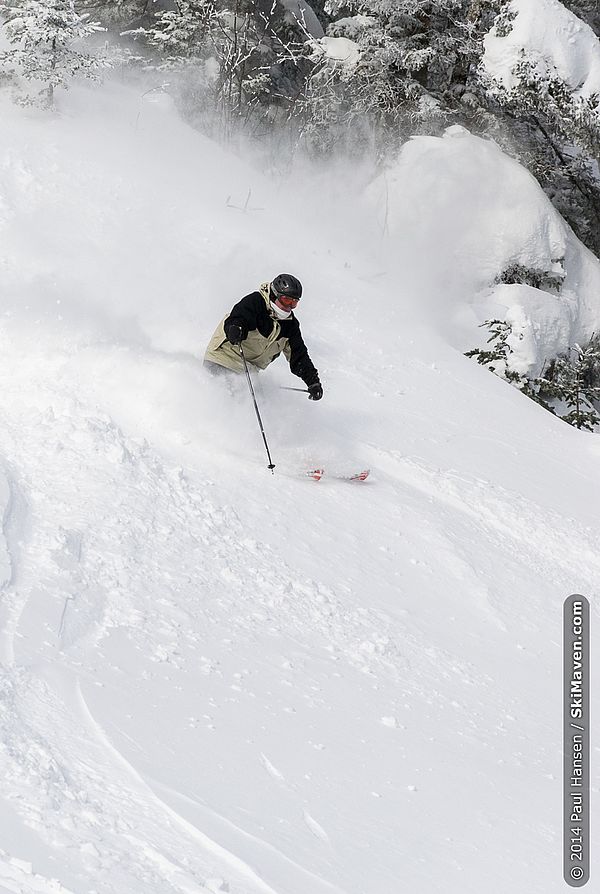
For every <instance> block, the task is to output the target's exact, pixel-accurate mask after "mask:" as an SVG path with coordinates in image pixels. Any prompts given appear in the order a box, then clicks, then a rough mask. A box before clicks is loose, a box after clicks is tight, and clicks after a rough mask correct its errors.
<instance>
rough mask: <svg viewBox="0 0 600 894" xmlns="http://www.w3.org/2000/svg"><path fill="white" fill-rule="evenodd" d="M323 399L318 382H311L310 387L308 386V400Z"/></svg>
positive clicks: (321, 389)
mask: <svg viewBox="0 0 600 894" xmlns="http://www.w3.org/2000/svg"><path fill="white" fill-rule="evenodd" d="M322 397H323V386H322V385H321V383H320V382H319V381H317V382H313V383H312V385H309V386H308V399H309V400H321V398H322Z"/></svg>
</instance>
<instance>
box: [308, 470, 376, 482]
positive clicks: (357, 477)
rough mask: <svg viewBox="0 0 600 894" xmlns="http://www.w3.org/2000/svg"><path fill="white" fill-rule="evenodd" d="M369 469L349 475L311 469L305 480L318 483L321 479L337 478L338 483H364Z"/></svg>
mask: <svg viewBox="0 0 600 894" xmlns="http://www.w3.org/2000/svg"><path fill="white" fill-rule="evenodd" d="M370 471H371V470H370V469H363V471H362V472H353V473H351V474H350V475H340V474H339V473H338V472H326V471H325V469H312V470H311V471H309V472H307V473H306V477H307V478H312V479H313V480H314V481H320V480H321V478H323V477H325V478H338V479H339V480H340V481H366V480H367V478H368V477H369V473H370Z"/></svg>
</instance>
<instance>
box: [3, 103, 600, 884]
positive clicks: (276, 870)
mask: <svg viewBox="0 0 600 894" xmlns="http://www.w3.org/2000/svg"><path fill="white" fill-rule="evenodd" d="M156 99H157V98H156V97H153V96H148V97H145V98H140V97H138V96H135V95H133V94H131V93H129V92H127V91H125V90H123V89H121V88H117V87H105V88H104V89H103V91H102V92H100V93H94V94H92V93H87V92H77V91H76V92H74V93H73V94H71V95H70V97H69V99H68V102H67V101H65V105H64V108H63V112H62V115H61V116H60V117H58V118H54V119H50V118H47V117H45V116H43V115H39V114H37V113H33V112H24V111H23V110H18V109H14V108H12V107H10V106H9V105H7V104H3V105H2V108H1V114H2V120H3V130H2V134H1V136H0V230H1V236H2V252H1V261H0V284H1V290H0V294H1V295H2V301H1V305H0V307H1V314H2V316H1V321H2V324H1V326H0V341H1V344H0V364H1V369H2V382H3V387H2V390H1V391H0V409H1V415H2V425H1V426H0V455H1V457H2V462H1V477H0V500H1V502H2V506H3V525H2V532H3V533H2V538H1V539H0V579H1V581H2V597H1V600H0V661H1V669H0V693H1V694H0V780H1V782H0V832H1V834H0V890H2V891H11V892H43V894H48V892H53V894H54V892H60V894H64V892H72V894H84V892H85V894H109V892H120V894H123V892H127V894H130V892H131V894H135V892H140V894H142V892H143V894H172V892H177V894H179V892H185V894H200V892H203V894H204V892H207V891H209V892H218V891H229V892H231V894H257V892H263V894H264V892H271V894H273V892H277V894H333V892H338V894H340V892H344V894H397V892H399V891H410V892H411V894H437V892H444V894H453V892H457V894H458V892H460V894H479V892H481V891H482V890H483V889H485V890H486V891H487V892H490V894H504V892H506V891H512V892H519V894H520V892H523V894H531V892H536V894H537V892H539V894H542V892H543V894H549V892H550V894H552V892H558V891H560V890H562V889H563V882H562V868H561V843H560V836H561V829H560V804H561V794H562V787H561V768H562V755H561V737H562V734H561V667H562V655H561V645H560V643H561V614H562V603H563V600H564V598H565V597H566V596H567V595H568V594H569V593H571V592H584V593H586V594H587V595H589V596H590V597H591V598H592V599H593V598H594V597H595V596H597V594H598V579H599V575H600V557H599V555H598V549H597V544H598V537H599V534H600V524H599V521H598V513H597V505H598V500H599V499H600V483H599V476H598V466H599V463H600V448H599V446H598V443H599V442H598V440H597V438H596V437H595V436H591V435H586V434H582V433H579V432H577V431H575V430H573V429H571V428H569V427H568V426H566V425H565V424H563V423H561V422H560V421H558V420H556V419H555V418H553V417H552V416H551V415H550V414H548V413H546V412H544V411H543V410H542V409H540V408H539V407H538V406H536V405H534V404H533V403H531V402H529V401H527V400H526V399H525V398H523V397H522V396H521V395H520V394H519V393H518V392H517V391H516V390H514V389H512V388H510V387H509V386H508V385H506V384H505V383H503V382H501V381H500V380H499V379H496V378H494V377H493V376H491V375H490V374H489V373H488V372H486V371H485V370H484V369H482V368H481V367H479V366H478V365H477V364H475V363H473V362H471V361H468V360H467V359H466V358H465V357H464V356H462V354H461V353H460V351H458V350H457V348H456V347H455V344H456V342H455V337H456V331H455V328H454V325H453V324H452V322H451V320H450V319H449V316H445V317H443V318H442V322H441V323H438V324H437V325H436V326H435V327H434V326H432V325H431V316H432V314H431V308H432V307H440V306H441V304H442V297H443V299H444V301H446V300H450V298H449V296H448V295H446V294H444V295H443V296H442V295H438V297H437V299H436V297H435V295H434V284H435V281H436V280H435V277H434V276H433V275H429V273H431V271H432V270H433V271H434V272H435V274H436V276H437V275H438V274H439V273H443V263H444V259H445V258H447V255H446V254H445V251H446V247H445V246H446V241H445V240H446V237H447V238H448V239H449V240H450V245H453V244H454V243H453V242H452V241H451V239H452V235H453V234H452V231H451V229H450V226H449V220H448V218H445V221H446V224H447V226H446V227H444V226H443V224H444V218H443V216H441V213H438V214H437V216H435V210H434V212H433V213H431V215H430V209H429V206H428V205H427V204H423V205H422V213H419V212H418V211H417V210H413V216H412V226H411V227H410V228H407V229H406V230H404V231H402V228H401V227H400V224H399V223H398V221H399V218H398V217H397V216H395V217H393V218H392V216H388V223H389V226H388V229H387V233H386V234H384V235H382V230H381V229H380V228H379V227H378V222H377V217H376V214H375V212H379V210H380V206H379V205H378V204H377V203H376V202H374V199H373V194H369V195H368V196H366V197H365V200H364V202H357V200H356V197H355V194H354V193H353V191H352V183H351V182H350V181H347V182H344V183H341V184H340V183H337V184H331V190H330V191H329V192H327V190H326V187H325V185H324V183H323V181H320V182H319V183H318V184H317V185H316V186H311V184H309V183H303V182H301V183H294V182H292V183H288V184H285V185H282V184H278V183H274V182H269V181H267V180H265V179H264V178H263V177H262V176H261V175H260V174H258V173H256V172H255V171H253V170H251V169H250V168H249V167H247V166H246V165H245V164H244V163H243V162H242V161H238V160H235V159H234V158H232V157H230V156H228V155H227V154H226V153H225V152H224V151H223V150H221V149H219V148H217V147H215V146H214V145H212V144H210V143H209V142H208V141H207V140H205V139H203V138H202V137H200V136H199V135H197V134H194V133H193V132H191V131H190V130H189V129H188V128H186V127H185V126H184V125H183V124H181V123H180V122H178V121H177V119H176V117H175V116H174V114H173V112H172V110H171V109H170V108H169V107H168V104H167V103H166V102H165V100H164V98H162V99H161V98H160V97H158V101H155V100H156ZM455 142H456V141H455ZM463 143H464V145H465V146H466V145H467V144H466V143H465V142H464V141H463ZM453 145H454V144H453V143H452V137H449V138H448V139H446V140H440V141H438V142H437V143H436V144H435V145H434V144H433V143H428V142H427V141H425V142H423V141H420V142H419V141H414V142H413V143H412V144H411V145H410V148H409V150H408V155H407V156H404V161H403V162H402V164H407V165H413V183H414V184H415V187H414V188H415V190H416V189H417V188H418V184H420V183H423V182H427V178H428V177H429V178H432V177H434V172H435V171H437V170H439V165H440V164H441V163H442V162H444V159H445V158H446V156H445V155H444V153H443V147H447V148H448V153H449V155H448V156H447V158H448V159H450V161H451V160H452V158H453V157H454V156H453V152H454V151H455V150H454V149H452V146H453ZM469 145H470V144H469ZM440 147H442V148H440ZM478 151H479V149H478V148H473V147H472V151H471V150H468V151H467V156H465V158H473V159H475V158H476V157H477V152H478ZM486 159H487V164H488V166H492V173H495V174H496V175H497V176H498V175H499V174H501V172H502V170H503V168H502V165H504V163H505V160H504V159H503V157H502V156H501V155H500V153H496V155H494V152H493V151H492V150H491V149H490V150H489V154H488V155H487V156H486ZM494 159H495V160H496V164H497V167H496V169H495V171H494V169H493V164H494ZM450 161H448V165H449V167H451V165H450ZM444 163H445V162H444ZM428 165H429V167H428ZM475 170H477V169H476V168H475ZM489 171H490V168H489V167H486V168H485V169H484V171H483V174H482V182H481V188H482V189H483V186H484V181H483V176H485V177H486V178H487V177H488V175H489ZM515 177H516V174H515ZM406 182H407V183H408V182H409V180H408V179H407V180H406ZM447 184H448V194H449V195H450V196H451V195H452V189H453V185H452V184H453V181H452V177H449V179H448V181H447ZM484 195H487V193H484ZM477 199H478V193H477V190H474V191H473V193H472V201H473V203H475V201H476V200H477ZM465 201H466V200H465ZM530 201H531V203H532V208H531V214H532V216H537V217H538V218H539V219H542V218H543V212H542V211H541V210H540V208H538V207H537V206H536V207H533V206H534V205H535V202H536V201H537V199H536V198H535V196H534V194H532V197H531V200H530ZM415 207H418V206H415ZM449 207H450V206H448V208H449ZM369 209H371V210H369ZM438 210H439V209H438ZM467 210H468V208H465V211H467ZM489 213H490V215H491V216H496V215H498V214H499V213H500V212H499V210H498V206H496V205H491V206H490V208H489ZM464 219H466V217H465V218H463V216H462V215H461V216H460V217H459V218H458V219H457V224H456V229H457V232H458V230H459V229H460V226H462V223H463V220H464ZM392 220H393V223H392ZM434 221H437V223H438V228H437V229H435V228H434V229H433V230H431V229H430V228H431V226H432V224H433V222H434ZM553 225H555V226H557V227H558V224H557V223H556V222H554V223H553ZM394 228H397V229H394ZM428 232H431V233H432V235H433V237H434V238H435V239H436V240H439V248H440V255H439V257H437V256H436V258H435V259H432V262H431V265H430V268H429V270H428V269H427V268H424V266H423V260H424V256H423V254H421V253H420V252H419V251H418V250H417V249H419V246H421V247H422V246H423V245H424V244H425V242H426V241H427V239H426V236H427V233H428ZM415 234H416V235H418V236H419V238H420V239H421V241H419V240H418V239H417V238H416V235H415ZM400 237H404V238H400ZM487 239H488V234H487V231H484V233H483V235H482V242H480V243H479V244H477V245H475V244H473V243H472V242H469V239H465V241H464V242H463V247H464V252H465V253H464V254H463V255H461V256H460V257H459V263H458V264H457V269H459V270H462V271H467V270H471V269H475V270H476V271H478V272H476V274H474V275H476V277H478V278H479V280H480V281H481V282H484V281H486V276H487V275H488V270H487V265H488V261H487V254H485V249H486V240H487ZM507 239H508V235H507ZM409 245H412V246H413V247H414V249H415V250H414V253H413V256H412V260H411V255H410V253H409V252H408V251H407V246H409ZM469 246H470V247H471V253H470V254H469V253H468V248H469ZM491 250H492V249H491V248H490V251H491ZM573 250H574V251H575V249H573ZM400 260H402V263H403V266H402V274H403V275H402V277H401V279H400V285H398V273H397V271H398V269H399V268H398V264H399V262H400ZM286 269H288V270H291V271H293V272H295V273H297V274H298V275H299V276H300V277H301V278H302V280H303V282H304V285H305V297H304V298H303V301H302V305H301V309H300V311H299V314H300V317H301V320H302V325H303V331H304V334H305V337H306V340H307V342H308V343H309V347H310V351H311V355H312V357H313V359H314V360H315V363H316V365H317V366H318V367H319V369H320V372H321V376H322V378H323V381H324V384H325V397H324V399H323V400H322V401H321V402H320V403H317V404H313V403H311V402H309V401H306V400H305V399H304V396H302V395H298V394H294V393H292V392H287V391H283V390H280V389H279V385H294V384H296V382H295V380H293V378H292V377H291V376H290V374H289V372H288V370H287V369H286V365H285V363H284V362H283V361H279V362H278V363H277V364H275V365H274V366H273V367H272V368H271V369H270V370H269V371H268V373H265V374H263V375H261V376H260V377H259V378H258V380H257V389H258V398H259V400H260V403H261V408H262V410H263V413H264V420H265V426H266V429H267V433H268V435H269V439H270V443H271V448H272V451H273V455H274V459H275V462H276V464H277V467H276V470H275V474H274V475H271V474H270V473H269V472H268V471H267V470H266V468H265V466H266V460H265V457H264V454H263V448H262V443H261V440H260V435H259V433H258V429H257V426H256V420H255V418H254V416H253V409H252V406H251V404H250V402H249V399H248V395H247V393H246V391H245V383H244V382H243V381H242V382H239V383H238V385H239V387H235V388H234V389H233V393H231V392H230V391H229V389H228V387H227V386H226V385H224V384H223V383H221V382H219V381H214V380H212V379H211V378H210V377H209V376H208V375H207V374H206V373H205V372H204V370H203V369H202V366H201V356H202V352H203V349H204V345H205V343H206V341H207V340H208V338H209V336H210V334H211V333H212V330H213V328H214V326H215V325H216V323H217V322H218V320H219V319H220V317H221V316H222V315H223V313H224V312H225V311H226V310H228V308H229V306H230V305H231V303H232V301H233V299H234V298H236V297H237V296H240V295H241V294H244V293H245V292H247V291H249V290H251V289H253V288H254V287H255V286H256V285H257V284H258V283H259V282H261V281H263V280H264V279H268V278H269V277H272V276H273V275H274V274H276V273H277V272H280V270H286ZM594 270H596V267H594ZM465 275H466V274H465ZM594 275H596V274H594ZM419 286H422V288H419ZM453 295H454V293H453ZM586 300H587V299H586ZM589 300H591V299H589ZM450 316H451V315H450ZM317 463H318V464H319V465H321V464H323V465H325V466H326V468H332V469H336V468H338V469H344V468H351V469H354V468H356V467H362V466H369V467H371V468H372V470H373V472H372V477H371V479H370V480H369V481H368V482H365V483H364V484H358V485H355V484H347V483H344V482H337V481H333V480H327V479H326V478H325V479H323V481H321V482H319V483H318V484H317V483H315V482H313V481H310V480H306V479H303V478H302V477H301V476H300V475H299V474H298V473H299V472H300V471H301V470H302V469H303V468H306V467H307V466H309V465H311V464H317ZM593 612H594V616H595V618H597V615H598V612H597V606H596V603H593ZM594 673H595V682H596V684H597V683H598V680H597V671H596V670H595V669H594ZM597 782H598V780H597V776H596V777H595V781H594V783H595V788H594V798H593V805H594V818H595V819H596V820H597V819H598V808H597ZM596 859H597V857H596ZM597 871H598V866H597V863H595V864H594V865H593V866H592V875H594V874H595V873H597Z"/></svg>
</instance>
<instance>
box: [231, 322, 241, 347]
mask: <svg viewBox="0 0 600 894" xmlns="http://www.w3.org/2000/svg"><path fill="white" fill-rule="evenodd" d="M243 337H244V333H243V330H242V327H241V326H238V324H237V323H232V324H231V326H228V327H227V340H228V341H230V342H231V344H232V345H241V343H242V339H243Z"/></svg>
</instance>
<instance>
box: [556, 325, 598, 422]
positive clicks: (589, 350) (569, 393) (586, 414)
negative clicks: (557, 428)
mask: <svg viewBox="0 0 600 894" xmlns="http://www.w3.org/2000/svg"><path fill="white" fill-rule="evenodd" d="M545 384H546V386H547V390H548V392H549V393H550V394H551V395H552V396H553V397H554V398H555V399H556V400H558V401H560V402H561V403H562V404H563V406H564V408H565V409H566V412H561V411H559V415H560V418H561V419H564V421H565V422H568V423H569V425H574V426H575V427H576V428H583V429H586V430H587V431H593V430H594V429H595V428H596V426H597V425H598V424H600V413H599V412H598V402H599V401H600V344H599V343H598V341H597V340H596V339H595V338H592V339H591V341H590V342H589V343H588V344H587V345H585V346H584V347H581V346H580V345H577V344H576V345H574V346H573V347H572V348H569V349H568V351H566V352H565V353H564V354H562V355H561V356H560V357H557V358H556V360H554V362H553V363H552V364H551V367H550V369H549V371H548V374H547V376H546V381H545Z"/></svg>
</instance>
